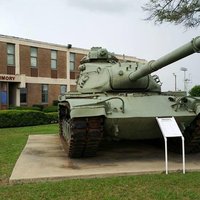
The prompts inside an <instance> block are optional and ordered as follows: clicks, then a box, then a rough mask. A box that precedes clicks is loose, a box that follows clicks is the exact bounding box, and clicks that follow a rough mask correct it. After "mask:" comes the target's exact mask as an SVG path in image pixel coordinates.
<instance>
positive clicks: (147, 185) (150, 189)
mask: <svg viewBox="0 0 200 200" xmlns="http://www.w3.org/2000/svg"><path fill="white" fill-rule="evenodd" d="M57 132H58V125H56V124H54V125H43V126H34V127H23V128H9V129H0V179H1V183H0V199H1V200H3V199H6V200H7V199H33V200H34V199H95V200H97V199H105V200H110V199H111V200H112V199H113V200H114V199H145V200H151V199H152V200H153V199H160V200H163V199H168V200H169V199H172V200H175V199H181V200H188V199H198V200H199V199H200V173H198V172H195V173H186V174H185V175H183V174H181V173H173V174H169V175H165V174H160V175H158V174H157V175H140V176H139V175H138V176H127V177H113V178H99V179H80V180H79V179H78V180H65V181H49V182H41V183H29V184H16V185H10V184H8V178H9V176H10V175H11V172H12V169H13V167H14V164H15V162H16V160H17V158H18V156H19V154H20V153H21V151H22V149H23V147H24V145H25V143H26V141H27V138H28V135H30V134H51V133H53V134H54V133H57Z"/></svg>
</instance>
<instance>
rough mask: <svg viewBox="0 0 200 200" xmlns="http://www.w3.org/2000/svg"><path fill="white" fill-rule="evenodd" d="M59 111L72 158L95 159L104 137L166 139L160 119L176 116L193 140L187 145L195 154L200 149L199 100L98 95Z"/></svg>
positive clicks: (70, 102) (64, 105) (62, 105)
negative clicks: (160, 127)
mask: <svg viewBox="0 0 200 200" xmlns="http://www.w3.org/2000/svg"><path fill="white" fill-rule="evenodd" d="M172 99H173V100H172ZM59 110H60V114H59V124H60V130H61V131H60V135H61V137H62V138H63V139H64V140H65V141H66V142H67V143H68V144H69V147H70V149H71V150H68V152H69V156H70V157H88V156H91V155H92V156H94V155H95V153H96V151H97V149H98V146H99V144H100V142H101V141H102V139H103V138H111V139H115V140H116V139H117V140H120V139H128V140H141V139H142V140H143V139H157V138H162V133H161V131H160V129H159V126H158V123H157V121H156V117H172V116H173V117H174V118H175V119H176V122H177V124H178V126H179V128H180V130H181V131H182V133H183V135H184V136H185V137H186V139H189V140H186V144H187V143H188V144H189V145H188V146H190V147H191V148H192V152H193V151H195V152H196V151H197V149H198V151H199V150H200V146H199V144H200V114H199V111H200V99H198V98H196V99H194V98H191V97H179V98H177V99H176V100H174V97H172V96H168V95H162V94H154V93H148V94H147V93H146V94H145V95H144V94H143V93H140V94H139V93H129V94H127V93H125V94H113V93H112V94H98V95H95V96H88V97H87V96H84V97H83V96H76V97H73V98H65V100H64V99H63V100H60V104H59ZM63 111H64V112H63ZM194 142H195V145H194V144H193V143H194ZM196 142H197V143H196ZM196 145H197V146H196ZM174 147H176V145H174ZM197 147H198V148H197ZM187 149H189V148H187ZM194 149H195V150H194ZM88 152H89V153H88ZM188 152H189V151H188Z"/></svg>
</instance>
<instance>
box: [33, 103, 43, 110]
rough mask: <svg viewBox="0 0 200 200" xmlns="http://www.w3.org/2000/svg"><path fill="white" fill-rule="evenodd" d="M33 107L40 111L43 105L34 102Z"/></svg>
mask: <svg viewBox="0 0 200 200" xmlns="http://www.w3.org/2000/svg"><path fill="white" fill-rule="evenodd" d="M33 107H37V108H39V109H40V111H42V110H43V108H44V105H43V104H34V105H33Z"/></svg>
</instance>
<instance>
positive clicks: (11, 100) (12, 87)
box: [8, 83, 17, 106]
mask: <svg viewBox="0 0 200 200" xmlns="http://www.w3.org/2000/svg"><path fill="white" fill-rule="evenodd" d="M16 89H17V84H16V83H8V91H9V92H8V104H9V106H16Z"/></svg>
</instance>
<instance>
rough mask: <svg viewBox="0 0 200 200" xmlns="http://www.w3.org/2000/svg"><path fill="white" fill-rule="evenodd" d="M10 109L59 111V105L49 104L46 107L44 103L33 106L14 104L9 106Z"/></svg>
mask: <svg viewBox="0 0 200 200" xmlns="http://www.w3.org/2000/svg"><path fill="white" fill-rule="evenodd" d="M9 109H10V110H37V111H42V112H48V113H49V112H57V111H58V106H48V107H45V108H44V106H43V105H33V106H32V107H26V106H12V107H10V108H9Z"/></svg>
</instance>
